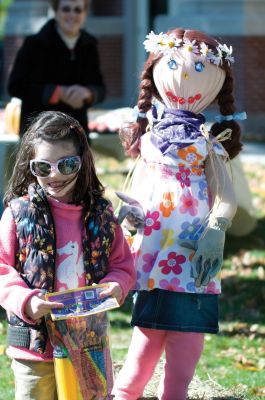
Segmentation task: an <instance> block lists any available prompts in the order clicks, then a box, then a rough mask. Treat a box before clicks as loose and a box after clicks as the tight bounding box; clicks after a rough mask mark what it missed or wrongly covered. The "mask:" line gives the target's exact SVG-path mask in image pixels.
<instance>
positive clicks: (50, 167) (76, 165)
mask: <svg viewBox="0 0 265 400" xmlns="http://www.w3.org/2000/svg"><path fill="white" fill-rule="evenodd" d="M81 164H82V163H81V158H80V157H79V156H70V157H64V158H60V159H59V160H58V161H56V163H51V162H49V161H45V160H30V170H31V172H32V174H33V175H35V176H38V177H40V178H47V177H48V176H49V175H50V173H51V172H52V171H56V172H59V173H60V174H62V175H71V174H75V173H76V172H78V171H79V170H80V168H81Z"/></svg>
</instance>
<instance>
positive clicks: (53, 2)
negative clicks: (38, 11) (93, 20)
mask: <svg viewBox="0 0 265 400" xmlns="http://www.w3.org/2000/svg"><path fill="white" fill-rule="evenodd" d="M60 1H61V0H50V4H51V7H52V9H53V10H54V11H57V10H58V8H59V4H60ZM71 1H75V0H71ZM89 3H90V0H84V5H85V10H88V7H89Z"/></svg>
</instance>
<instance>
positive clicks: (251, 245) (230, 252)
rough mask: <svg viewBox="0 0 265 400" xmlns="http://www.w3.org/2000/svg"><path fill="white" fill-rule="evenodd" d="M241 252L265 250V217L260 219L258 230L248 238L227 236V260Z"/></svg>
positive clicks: (247, 236) (225, 254) (225, 253)
mask: <svg viewBox="0 0 265 400" xmlns="http://www.w3.org/2000/svg"><path fill="white" fill-rule="evenodd" d="M241 250H247V251H248V250H265V217H263V218H260V219H258V221H257V226H256V228H255V229H254V230H253V231H252V232H251V233H250V234H249V235H246V236H242V237H236V236H232V235H229V234H228V235H227V237H226V243H225V251H224V256H225V258H230V257H233V256H234V255H235V254H237V253H238V252H239V251H241Z"/></svg>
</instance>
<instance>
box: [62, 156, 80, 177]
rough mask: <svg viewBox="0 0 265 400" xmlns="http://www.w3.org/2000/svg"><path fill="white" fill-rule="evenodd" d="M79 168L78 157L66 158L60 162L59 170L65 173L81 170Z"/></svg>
mask: <svg viewBox="0 0 265 400" xmlns="http://www.w3.org/2000/svg"><path fill="white" fill-rule="evenodd" d="M79 168H80V161H79V159H78V158H76V157H69V158H65V159H64V160H61V161H60V162H59V163H58V170H59V171H60V173H61V174H63V175H70V174H74V173H75V172H77V171H79Z"/></svg>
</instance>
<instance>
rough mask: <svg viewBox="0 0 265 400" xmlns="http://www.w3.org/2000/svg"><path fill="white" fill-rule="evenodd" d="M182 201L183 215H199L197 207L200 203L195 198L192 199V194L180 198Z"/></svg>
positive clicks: (181, 209)
mask: <svg viewBox="0 0 265 400" xmlns="http://www.w3.org/2000/svg"><path fill="white" fill-rule="evenodd" d="M180 201H181V202H182V205H181V206H180V208H179V211H180V212H181V214H185V213H187V212H188V213H189V214H190V215H192V216H194V215H197V207H198V204H199V202H198V200H196V199H195V198H194V197H192V195H191V193H190V192H187V193H186V194H183V195H182V196H181V197H180Z"/></svg>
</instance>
